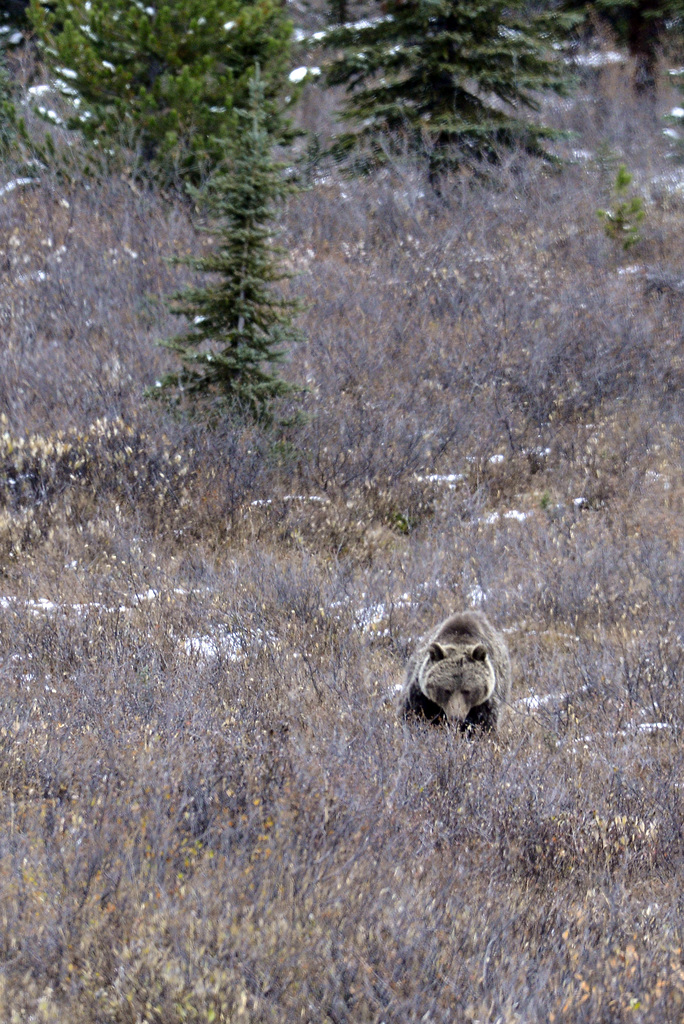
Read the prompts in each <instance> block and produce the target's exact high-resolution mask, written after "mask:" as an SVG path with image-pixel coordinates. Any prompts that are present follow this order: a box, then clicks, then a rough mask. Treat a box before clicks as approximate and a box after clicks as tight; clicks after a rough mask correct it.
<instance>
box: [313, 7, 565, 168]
mask: <svg viewBox="0 0 684 1024" xmlns="http://www.w3.org/2000/svg"><path fill="white" fill-rule="evenodd" d="M383 10H384V14H382V15H381V16H379V17H377V18H375V19H373V20H371V21H367V22H362V23H359V25H352V26H343V27H341V28H339V29H336V30H334V31H332V32H329V33H328V36H327V42H328V43H329V44H330V45H331V46H333V47H337V48H338V49H341V51H342V53H341V55H339V56H338V57H337V58H336V59H335V60H333V62H332V64H331V66H330V68H329V71H328V81H329V83H330V84H332V85H345V86H346V88H347V92H348V99H347V102H346V106H345V108H344V110H343V117H344V119H345V120H349V121H351V122H355V123H356V124H357V125H358V126H359V127H358V129H357V130H356V131H351V132H346V133H344V134H342V135H340V136H339V137H338V139H337V141H336V144H335V151H336V152H337V154H338V155H343V154H345V153H347V152H349V151H350V150H352V149H353V148H354V147H356V146H358V145H359V144H360V143H361V144H366V148H367V150H368V151H369V153H370V160H371V162H374V161H380V162H382V161H383V159H384V155H385V153H386V152H387V151H388V150H389V151H391V150H392V148H393V147H394V146H395V145H398V147H399V148H407V147H408V148H409V149H412V150H418V151H420V150H423V149H424V150H426V151H427V152H428V154H429V156H430V165H431V169H432V171H433V172H434V171H439V170H441V169H442V168H444V167H445V166H449V165H450V164H451V165H453V164H455V163H457V162H458V150H460V151H461V152H464V151H465V152H468V153H470V154H473V155H475V156H476V157H480V158H482V157H484V158H486V159H495V158H496V155H497V150H498V148H499V147H500V146H506V145H512V144H515V143H522V144H523V145H524V146H526V148H528V149H529V150H531V151H533V152H535V153H538V154H540V155H541V154H543V153H544V149H543V146H542V140H543V139H545V138H549V137H552V136H553V132H552V131H551V130H550V129H549V128H547V127H545V126H543V125H540V124H536V123H533V122H531V121H530V120H527V119H525V120H523V119H521V117H520V113H519V112H520V108H527V109H528V110H531V111H536V110H538V109H539V94H540V93H541V92H543V91H544V90H549V89H551V90H553V91H555V92H557V93H563V92H565V91H566V86H567V82H566V78H565V74H564V68H563V66H562V64H561V62H559V61H558V60H557V59H556V58H555V56H554V51H553V49H552V46H551V44H552V42H553V41H554V39H556V38H558V36H559V34H561V33H563V32H565V31H567V30H568V28H569V26H570V25H571V24H572V23H573V22H574V20H576V19H575V18H574V17H573V16H572V15H571V16H567V15H561V14H559V13H558V12H557V11H553V12H549V11H546V12H544V11H543V10H542V11H535V10H531V9H530V6H529V4H528V3H526V2H525V0H466V2H461V0H387V3H386V4H385V5H384V6H383Z"/></svg>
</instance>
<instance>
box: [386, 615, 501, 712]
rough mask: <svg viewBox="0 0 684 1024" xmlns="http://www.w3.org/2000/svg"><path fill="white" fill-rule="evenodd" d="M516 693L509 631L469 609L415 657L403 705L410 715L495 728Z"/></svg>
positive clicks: (445, 624) (435, 634)
mask: <svg viewBox="0 0 684 1024" xmlns="http://www.w3.org/2000/svg"><path fill="white" fill-rule="evenodd" d="M510 693H511V663H510V659H509V656H508V650H507V648H506V642H505V640H504V638H503V636H502V635H501V633H500V632H499V631H498V630H497V629H495V628H494V626H492V624H491V623H490V622H489V620H488V619H487V617H486V616H485V615H483V614H482V612H474V611H473V612H463V613H462V614H456V615H451V616H450V617H449V618H448V619H445V621H444V622H442V623H441V624H440V625H439V626H437V627H436V629H435V630H433V632H432V633H431V634H430V635H429V637H428V639H427V640H426V641H425V642H424V643H423V644H422V645H421V646H420V647H419V648H418V650H417V651H415V653H414V654H413V656H412V657H411V659H410V661H409V663H408V665H407V667H406V679H405V682H404V687H403V689H402V692H401V708H400V711H401V714H402V716H403V717H404V718H408V717H412V716H415V715H417V716H419V717H422V718H425V719H427V720H428V721H430V722H440V721H442V722H443V721H445V720H446V721H449V722H455V723H458V724H459V725H461V726H462V727H463V728H466V729H469V728H472V727H475V726H478V727H480V728H482V729H485V730H492V729H496V727H497V725H498V723H499V719H500V717H501V713H502V711H503V708H504V706H505V705H506V703H507V702H508V700H509V698H510Z"/></svg>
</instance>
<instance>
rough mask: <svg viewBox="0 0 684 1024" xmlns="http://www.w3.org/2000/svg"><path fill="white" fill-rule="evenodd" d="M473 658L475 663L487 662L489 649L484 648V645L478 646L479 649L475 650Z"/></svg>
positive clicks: (475, 648)
mask: <svg viewBox="0 0 684 1024" xmlns="http://www.w3.org/2000/svg"><path fill="white" fill-rule="evenodd" d="M471 658H472V659H473V661H486V659H487V648H486V647H483V645H482V644H478V645H477V647H474V648H473V652H472V654H471Z"/></svg>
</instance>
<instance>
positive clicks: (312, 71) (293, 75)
mask: <svg viewBox="0 0 684 1024" xmlns="http://www.w3.org/2000/svg"><path fill="white" fill-rule="evenodd" d="M320 73H321V69H320V68H316V67H311V68H307V67H303V66H302V67H300V68H295V69H294V71H291V72H290V74H289V75H288V76H287V77H288V78H289V80H290V81H291V82H292V84H293V85H296V84H297V82H303V81H304V79H305V78H306V76H307V75H313V76H314V77H315V76H317V75H320Z"/></svg>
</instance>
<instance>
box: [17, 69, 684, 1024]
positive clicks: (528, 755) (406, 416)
mask: <svg viewBox="0 0 684 1024" xmlns="http://www.w3.org/2000/svg"><path fill="white" fill-rule="evenodd" d="M665 70H666V69H665ZM584 73H585V74H587V75H588V74H591V75H594V76H595V77H593V78H591V79H588V78H586V79H585V80H584V83H583V84H582V85H581V86H580V89H579V90H578V92H577V94H576V95H575V96H574V98H573V99H572V100H571V101H564V102H563V103H562V104H559V105H557V106H555V107H553V108H552V109H549V110H547V111H546V113H547V116H548V117H549V118H551V119H553V120H554V123H556V124H557V125H558V126H559V127H562V128H568V129H572V130H574V132H575V135H574V136H573V138H571V139H569V140H568V141H567V142H565V143H560V144H559V152H560V154H561V155H562V156H564V158H565V160H566V162H565V164H564V166H563V167H562V169H559V170H553V169H544V168H543V167H542V165H540V164H539V163H538V162H536V161H532V160H529V159H528V158H526V157H524V156H521V155H514V156H512V157H510V159H506V160H504V162H503V164H502V166H501V167H499V168H495V169H493V171H492V175H491V178H490V181H489V182H486V183H479V182H478V181H477V180H475V179H474V178H472V177H470V176H467V175H462V176H458V177H456V176H455V177H454V178H453V179H451V180H450V181H449V182H448V183H446V184H445V185H444V186H443V187H442V189H441V192H440V194H439V195H436V194H435V193H434V192H433V191H432V190H431V189H430V187H429V185H428V184H427V183H426V181H425V180H424V178H423V176H422V175H421V172H420V171H419V170H416V169H415V168H412V167H411V166H409V165H408V164H405V163H401V162H398V163H397V165H396V166H395V167H393V168H392V169H391V171H390V172H387V173H386V174H385V175H384V176H383V177H382V178H380V179H369V180H364V181H348V180H344V179H342V178H341V177H339V176H338V175H337V173H336V172H333V171H332V170H331V171H330V173H329V174H328V175H327V177H326V178H325V179H324V180H314V182H313V184H312V187H311V188H309V189H308V190H307V191H305V192H303V193H302V194H301V195H299V196H298V197H296V198H295V199H293V200H292V202H291V203H290V205H289V207H288V210H287V213H286V216H285V219H284V236H283V239H282V240H283V242H284V244H285V245H286V247H287V249H288V253H289V256H288V258H289V260H290V262H291V265H292V267H293V269H295V270H297V271H298V272H299V273H298V276H297V277H296V278H295V279H294V280H293V282H292V284H291V286H290V287H291V289H292V290H293V292H296V294H298V295H299V296H301V297H302V298H303V299H304V300H305V301H306V302H307V305H308V310H307V312H306V313H305V314H304V315H303V316H302V318H301V321H300V326H301V328H302V330H303V332H304V334H305V338H306V340H305V341H303V342H302V344H301V345H300V346H298V347H297V348H296V349H295V350H293V351H292V352H291V353H290V359H289V362H288V363H287V365H286V367H285V369H284V372H285V373H286V375H287V376H288V378H289V379H292V380H295V381H299V382H301V383H304V384H306V385H307V386H308V390H307V391H306V392H305V393H304V394H303V395H302V396H301V398H299V399H293V400H292V410H291V411H294V409H295V408H296V407H297V406H298V405H299V406H301V408H303V410H304V412H305V413H306V418H305V420H304V422H303V423H299V424H297V425H295V426H291V427H289V428H287V429H286V430H285V431H284V432H282V433H281V434H280V435H277V436H276V435H268V434H263V433H260V432H259V431H257V430H256V429H254V428H251V427H244V426H243V427H239V426H236V425H230V424H227V425H225V427H223V428H221V429H219V430H218V431H216V432H214V433H208V432H207V431H205V430H204V429H203V428H202V427H201V425H199V424H196V423H183V422H179V421H177V420H174V419H173V418H172V417H171V416H170V415H166V414H165V413H164V412H163V410H162V409H160V408H159V407H158V406H157V405H156V404H154V403H150V402H148V401H146V400H144V399H143V397H142V393H143V389H144V388H145V387H146V386H149V385H150V384H151V383H153V382H154V380H155V377H156V375H157V374H158V373H159V372H160V371H161V370H162V369H163V368H164V367H165V366H167V365H168V360H169V359H170V358H171V356H170V354H169V353H168V352H167V351H165V350H163V349H160V348H158V347H156V346H155V344H154V343H155V341H156V340H158V339H160V338H163V337H168V336H169V335H170V334H171V333H174V332H175V331H176V330H177V327H178V325H177V323H175V322H174V320H173V318H172V317H170V316H169V315H168V313H167V312H166V309H165V307H164V304H163V301H162V300H163V298H164V296H165V295H167V294H168V293H169V292H170V291H172V290H173V288H175V287H177V286H178V284H179V283H180V282H182V280H183V275H184V274H185V273H186V271H185V270H183V269H182V268H177V267H171V266H169V265H168V264H167V263H165V262H164V258H165V257H167V256H170V255H173V254H174V253H183V252H187V251H197V250H198V248H199V247H200V246H201V245H203V244H207V242H206V239H204V238H203V237H202V236H198V235H197V234H196V233H195V231H194V229H193V224H192V219H191V212H192V211H189V210H188V209H187V207H186V206H185V205H184V204H182V203H180V202H174V201H173V200H171V199H170V198H169V197H159V196H155V195H154V194H152V193H149V192H148V191H146V190H144V189H142V188H141V187H139V184H138V183H136V181H135V179H134V177H131V176H125V175H124V176H123V177H122V176H121V175H117V176H116V177H112V178H109V179H106V180H103V181H102V182H100V183H94V182H92V181H91V182H84V181H75V182H72V183H71V184H70V185H67V184H65V182H64V179H59V178H57V177H56V176H55V177H52V176H51V175H50V174H49V173H46V174H45V175H44V176H43V178H42V180H41V181H40V182H37V183H34V184H31V185H27V184H25V183H24V184H20V185H17V186H16V187H15V188H13V189H9V190H7V191H5V192H4V193H3V194H2V203H1V205H0V260H2V261H3V262H2V267H3V291H2V295H1V296H0V317H1V318H2V325H3V345H2V351H1V353H0V414H1V415H2V417H3V419H2V426H1V428H0V433H1V434H2V438H0V459H1V460H2V478H1V483H0V493H1V498H2V510H1V512H0V552H1V558H2V561H1V584H0V586H1V589H0V652H1V655H0V679H1V688H0V821H1V823H2V824H1V827H0V853H1V855H0V891H1V892H2V904H1V907H0V913H1V914H2V928H1V929H0V964H1V968H0V1017H1V1018H2V1019H3V1020H7V1021H27V1020H35V1021H45V1022H48V1021H61V1020H65V1019H68V1020H69V1021H71V1022H73V1024H81V1022H82V1024H92V1022H95V1021H98V1022H100V1021H107V1022H109V1021H112V1022H134V1021H154V1022H160V1024H161V1022H162V1021H163V1022H164V1024H175V1022H177V1021H178V1022H179V1021H184V1020H201V1021H207V1022H209V1021H228V1020H230V1021H242V1020H244V1021H250V1022H257V1021H258V1022H270V1021H273V1022H276V1021H277V1022H282V1021H295V1020H297V1021H307V1020H310V1021H311V1022H319V1021H325V1020H327V1021H331V1022H333V1024H338V1022H342V1021H354V1022H356V1024H365V1022H377V1024H379V1022H380V1021H385V1022H390V1021H392V1022H396V1024H400V1022H401V1024H406V1022H408V1021H418V1020H423V1021H434V1022H439V1021H443V1022H453V1021H455V1020H459V1021H481V1022H484V1021H492V1022H493V1021H500V1022H502V1024H503V1022H506V1024H508V1022H514V1021H515V1022H532V1021H592V1022H595V1021H597V1020H601V1021H616V1022H617V1021H620V1022H621V1021H663V1020H668V1021H670V1020H672V1021H674V1020H678V1019H680V1018H681V1016H682V1014H683V1013H684V962H683V960H682V952H681V951H682V930H683V922H684V919H683V917H682V906H681V882H680V879H681V870H682V866H683V862H684V841H683V838H682V835H683V824H682V823H683V822H684V797H683V795H682V790H681V779H682V769H683V767H684V766H683V760H684V758H683V755H682V739H681V737H682V726H683V724H684V702H683V699H682V687H681V677H682V668H683V662H684V655H683V654H682V631H683V629H684V620H683V617H682V586H683V582H684V575H683V573H682V545H683V543H684V526H683V525H682V523H683V520H682V505H683V497H684V478H683V460H682V456H683V453H684V452H683V447H682V445H683V443H684V438H683V436H682V422H683V419H682V411H683V408H682V389H681V383H682V366H683V363H682V358H683V355H684V352H683V338H682V321H683V318H684V291H683V289H682V287H680V277H679V275H680V273H681V267H682V265H683V264H684V261H683V256H684V253H683V247H684V236H683V235H682V231H681V223H682V213H683V212H684V195H683V194H682V192H681V190H680V189H679V186H678V182H679V176H680V171H681V168H680V165H679V164H678V163H677V159H676V154H674V155H673V153H672V151H673V148H674V147H675V146H676V141H677V140H673V139H672V138H671V137H669V136H667V135H664V134H663V126H664V125H666V124H667V122H665V121H663V119H662V115H663V114H664V113H666V112H667V111H668V110H670V109H672V108H673V107H674V106H675V105H676V104H677V102H678V97H679V93H678V92H676V90H675V88H674V84H673V83H674V81H675V79H674V77H673V76H669V77H668V76H667V75H666V74H665V73H664V74H663V83H664V85H663V89H662V92H661V98H660V101H659V102H660V107H659V110H658V117H657V118H656V117H654V114H653V110H652V108H651V107H647V106H644V107H643V108H642V107H640V106H639V105H638V104H637V103H636V102H633V101H632V100H631V98H630V96H631V94H630V90H629V68H627V67H626V66H623V65H622V64H620V63H618V62H614V63H610V64H608V65H606V67H605V69H604V70H602V71H596V70H591V69H590V70H588V71H586V72H584ZM309 88H310V89H311V90H315V89H317V88H318V87H317V86H315V85H314V86H310V87H309ZM316 96H317V93H315V92H311V93H310V95H309V99H308V100H307V101H306V102H308V103H309V105H310V108H311V109H313V108H315V107H317V108H319V109H323V108H324V103H323V102H321V103H319V102H318V101H317V99H316ZM673 130H675V129H673ZM619 163H625V164H626V166H627V167H628V169H629V170H630V172H632V173H634V175H635V178H634V184H635V189H636V191H637V193H638V194H639V195H641V196H642V197H643V200H644V204H645V210H646V217H645V219H644V221H643V222H642V224H641V225H640V234H641V240H640V241H639V242H638V243H637V244H636V245H635V246H634V247H633V248H631V249H630V250H629V251H628V252H625V251H624V250H623V249H622V247H621V245H620V244H619V242H616V240H615V239H613V238H609V237H608V236H607V235H606V233H605V231H604V225H603V223H602V221H601V219H600V218H599V217H598V216H597V212H596V211H597V210H598V209H604V208H606V204H607V203H609V202H610V187H611V184H612V181H613V180H614V177H615V172H616V169H617V166H618V165H619ZM5 180H6V182H9V181H10V180H11V176H10V174H9V172H8V173H7V175H6V176H5ZM466 607H478V608H481V609H483V610H484V611H485V612H486V613H487V615H488V616H489V617H490V618H491V619H492V621H493V622H495V623H496V624H497V625H498V626H499V627H500V628H502V629H503V630H504V631H505V634H506V637H507V640H508V643H509V645H510V649H511V652H512V655H513V661H514V688H513V697H512V702H511V707H510V708H509V711H508V715H507V719H506V723H505V725H504V726H503V727H502V729H501V730H500V732H499V733H498V734H497V736H496V737H493V738H484V739H482V740H480V741H477V742H475V741H472V740H470V739H468V738H467V737H465V736H463V735H461V734H460V733H459V732H457V731H456V730H449V729H434V728H430V727H427V726H420V725H418V726H414V727H409V726H407V725H406V724H404V723H402V722H400V721H399V720H398V718H397V715H396V710H395V694H396V688H397V685H398V684H399V683H400V681H401V677H402V672H403V667H404V664H405V661H406V658H407V655H408V654H409V652H410V651H411V650H412V649H413V646H414V644H415V643H416V641H417V640H418V638H419V637H420V636H421V635H422V634H423V633H425V632H426V631H427V630H428V629H429V628H430V627H431V626H432V625H433V624H434V623H435V622H437V621H439V620H440V619H441V618H443V617H445V616H446V615H447V614H448V613H449V612H451V611H453V610H456V609H462V608H466Z"/></svg>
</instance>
